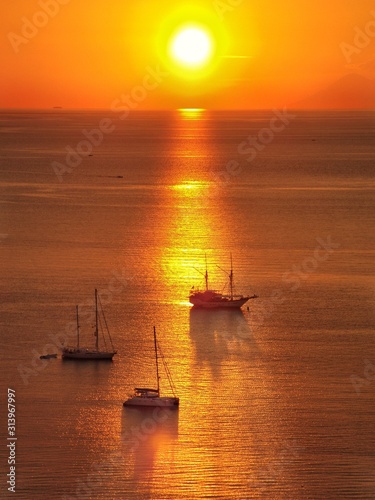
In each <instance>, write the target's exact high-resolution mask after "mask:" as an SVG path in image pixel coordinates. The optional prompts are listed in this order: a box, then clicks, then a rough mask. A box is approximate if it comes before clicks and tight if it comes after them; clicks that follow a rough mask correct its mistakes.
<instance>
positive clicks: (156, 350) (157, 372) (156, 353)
mask: <svg viewBox="0 0 375 500" xmlns="http://www.w3.org/2000/svg"><path fill="white" fill-rule="evenodd" d="M154 347H155V360H156V378H157V383H158V396H160V380H159V379H160V377H159V363H158V345H157V342H156V329H155V327H154Z"/></svg>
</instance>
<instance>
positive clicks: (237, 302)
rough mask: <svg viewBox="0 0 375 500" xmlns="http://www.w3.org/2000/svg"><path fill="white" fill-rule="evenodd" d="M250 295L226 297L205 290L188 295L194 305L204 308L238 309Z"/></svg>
mask: <svg viewBox="0 0 375 500" xmlns="http://www.w3.org/2000/svg"><path fill="white" fill-rule="evenodd" d="M251 298H252V297H240V298H233V299H231V298H228V297H226V296H224V295H221V294H218V293H216V292H211V291H210V290H207V291H206V292H196V293H194V294H192V295H190V297H189V301H190V303H191V304H193V306H194V307H202V308H205V309H239V308H240V307H242V306H243V305H244V304H246V302H247V301H248V300H249V299H251Z"/></svg>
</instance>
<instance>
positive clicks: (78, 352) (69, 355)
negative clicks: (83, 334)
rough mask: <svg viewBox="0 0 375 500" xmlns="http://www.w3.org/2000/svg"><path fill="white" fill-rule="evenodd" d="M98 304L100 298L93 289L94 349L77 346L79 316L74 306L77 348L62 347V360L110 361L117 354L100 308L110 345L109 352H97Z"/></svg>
mask: <svg viewBox="0 0 375 500" xmlns="http://www.w3.org/2000/svg"><path fill="white" fill-rule="evenodd" d="M98 302H99V303H100V297H99V294H98V290H97V289H95V333H94V335H95V348H94V349H92V348H87V347H80V344H79V340H80V339H79V329H80V325H79V314H78V306H76V317H77V346H76V347H69V346H67V347H63V348H62V357H63V358H64V359H106V360H112V358H113V356H114V355H115V354H116V353H117V351H115V349H114V347H113V343H112V338H111V334H110V333H109V329H108V325H107V320H106V318H105V316H104V311H103V307H102V306H101V303H100V306H101V309H100V313H101V316H102V317H103V322H104V325H105V328H106V331H107V335H108V337H109V341H110V344H111V349H110V350H105V349H104V350H103V349H102V350H99V309H98ZM102 335H103V338H104V332H102Z"/></svg>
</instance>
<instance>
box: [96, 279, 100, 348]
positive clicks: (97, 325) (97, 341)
mask: <svg viewBox="0 0 375 500" xmlns="http://www.w3.org/2000/svg"><path fill="white" fill-rule="evenodd" d="M95 337H96V339H95V348H96V350H97V351H99V318H98V290H97V289H96V288H95Z"/></svg>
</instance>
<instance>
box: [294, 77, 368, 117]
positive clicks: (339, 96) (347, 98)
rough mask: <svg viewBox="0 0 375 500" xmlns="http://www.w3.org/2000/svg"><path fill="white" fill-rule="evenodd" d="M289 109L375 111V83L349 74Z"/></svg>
mask: <svg viewBox="0 0 375 500" xmlns="http://www.w3.org/2000/svg"><path fill="white" fill-rule="evenodd" d="M290 107H291V108H299V109H369V108H370V109H375V81H374V80H369V79H368V78H365V77H363V76H361V75H357V74H355V73H351V74H349V75H346V76H343V77H342V78H340V79H339V80H337V81H336V82H334V83H332V84H331V85H330V86H329V87H327V88H325V89H323V90H320V91H319V92H317V93H316V94H314V95H312V96H310V97H307V98H306V99H303V100H302V101H299V102H297V103H294V104H293V105H291V106H290Z"/></svg>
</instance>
